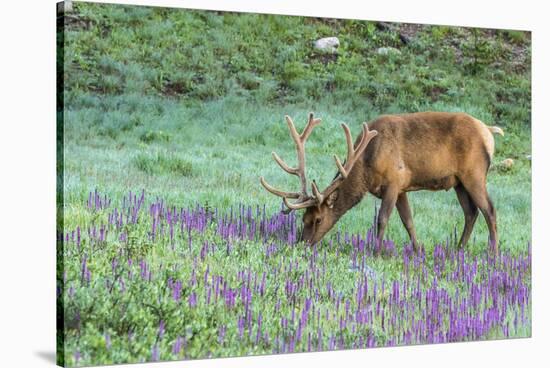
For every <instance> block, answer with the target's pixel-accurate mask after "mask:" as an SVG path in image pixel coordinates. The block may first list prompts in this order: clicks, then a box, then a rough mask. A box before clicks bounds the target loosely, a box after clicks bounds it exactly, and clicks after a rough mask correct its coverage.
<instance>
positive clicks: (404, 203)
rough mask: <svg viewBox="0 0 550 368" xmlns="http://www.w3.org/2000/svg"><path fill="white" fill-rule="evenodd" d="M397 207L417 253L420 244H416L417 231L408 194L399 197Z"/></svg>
mask: <svg viewBox="0 0 550 368" xmlns="http://www.w3.org/2000/svg"><path fill="white" fill-rule="evenodd" d="M395 206H396V207H397V212H398V213H399V217H401V222H403V225H405V229H407V233H408V234H409V238H411V242H412V245H413V248H414V250H415V251H416V250H418V244H417V242H416V231H415V229H414V223H413V219H412V214H411V208H410V207H409V200H408V198H407V193H401V194H399V195H398V196H397V202H396V203H395Z"/></svg>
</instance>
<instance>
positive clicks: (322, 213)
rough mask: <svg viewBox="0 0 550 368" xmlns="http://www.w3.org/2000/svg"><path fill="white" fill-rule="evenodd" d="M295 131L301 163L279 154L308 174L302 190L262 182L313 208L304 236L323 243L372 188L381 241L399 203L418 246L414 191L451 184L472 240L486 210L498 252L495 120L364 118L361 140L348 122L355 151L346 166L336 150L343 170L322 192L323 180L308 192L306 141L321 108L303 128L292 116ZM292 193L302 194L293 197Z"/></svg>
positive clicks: (430, 115) (291, 206) (429, 115)
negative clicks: (490, 176)
mask: <svg viewBox="0 0 550 368" xmlns="http://www.w3.org/2000/svg"><path fill="white" fill-rule="evenodd" d="M286 121H287V124H288V127H289V129H290V133H291V137H292V139H293V140H294V143H295V145H296V151H297V154H298V166H297V167H296V168H293V167H290V166H288V165H287V164H286V163H285V162H284V161H282V160H281V158H279V156H277V154H276V153H274V152H273V157H274V159H275V161H276V162H277V163H278V164H279V165H280V166H281V168H282V169H283V170H285V171H286V172H288V173H289V174H292V175H296V176H298V177H299V178H300V183H301V191H300V192H285V191H281V190H278V189H276V188H274V187H272V186H270V185H269V184H268V183H267V182H266V181H265V180H264V178H263V177H261V178H260V181H261V183H262V185H263V186H264V187H265V189H266V190H268V191H269V192H271V193H273V194H275V195H277V196H280V197H282V198H283V201H284V203H285V205H286V206H287V207H288V211H290V210H297V209H306V211H305V213H304V216H303V222H304V227H303V232H302V240H304V241H306V242H308V243H316V242H318V241H320V240H321V239H322V238H323V236H324V235H325V234H326V233H327V232H328V231H329V230H330V229H331V228H332V227H333V226H334V224H335V223H336V222H337V221H338V220H339V219H340V217H341V216H342V215H343V214H344V213H346V212H347V211H348V210H349V209H350V208H352V207H353V206H355V205H356V204H357V203H359V201H361V199H362V198H363V197H364V196H365V194H366V193H371V194H372V195H374V196H376V197H378V198H380V199H381V200H382V204H381V206H380V209H379V212H378V217H377V240H378V241H382V239H383V236H384V230H385V228H386V224H387V222H388V219H389V217H390V214H391V213H392V210H393V208H394V207H396V208H397V212H398V213H399V216H400V218H401V221H402V222H403V225H404V226H405V228H406V230H407V232H408V234H409V236H410V239H411V241H412V243H413V246H414V247H415V248H417V239H416V232H415V228H414V224H413V219H412V215H411V210H410V207H409V202H408V199H407V192H410V191H416V190H432V191H436V190H449V189H451V188H453V189H454V190H455V192H456V195H457V197H458V201H459V203H460V206H461V207H462V209H463V211H464V218H465V223H464V230H463V231H462V236H461V238H460V242H459V244H460V246H464V245H465V244H466V243H467V242H468V239H469V238H470V235H471V233H472V229H473V227H474V224H475V221H476V219H477V217H478V213H479V212H481V213H482V214H483V216H484V218H485V221H486V223H487V227H488V228H489V244H490V245H492V247H493V249H494V250H495V251H497V252H498V235H497V224H496V212H495V208H494V206H493V204H492V202H491V199H490V198H489V195H488V193H487V187H486V179H487V172H488V169H489V165H490V163H491V159H492V157H493V153H494V145H495V143H494V138H493V134H494V133H497V134H501V135H503V131H502V129H500V128H498V127H495V126H487V125H485V124H484V123H483V122H481V121H480V120H478V119H475V118H474V117H472V116H470V115H467V114H464V113H445V112H421V113H412V114H399V115H383V116H381V117H379V118H377V119H375V120H373V121H371V122H369V123H363V131H362V133H361V135H360V136H359V137H358V138H357V140H356V142H355V144H354V143H353V140H352V137H351V133H350V130H349V128H348V127H347V125H346V124H344V123H342V127H343V129H344V133H345V137H346V142H347V147H348V154H347V158H346V161H345V162H344V163H343V164H342V163H341V161H340V160H339V159H338V157H336V156H334V159H335V163H336V166H337V167H338V173H337V175H336V177H335V179H334V180H333V181H332V183H330V184H329V186H328V187H327V188H326V189H325V190H323V191H322V192H321V191H320V190H319V188H318V187H317V184H316V183H315V181H313V182H311V190H312V194H311V195H310V194H308V191H307V189H308V182H307V179H306V173H305V170H306V161H305V142H306V140H307V138H308V137H309V135H310V134H311V132H312V130H313V128H314V127H315V126H316V125H318V124H319V123H320V119H315V118H314V117H313V114H310V115H309V119H308V123H307V125H306V127H305V128H304V131H303V132H302V133H301V134H298V132H297V131H296V128H295V126H294V123H293V122H292V119H291V118H290V117H289V116H286ZM289 199H295V201H294V202H290V201H289Z"/></svg>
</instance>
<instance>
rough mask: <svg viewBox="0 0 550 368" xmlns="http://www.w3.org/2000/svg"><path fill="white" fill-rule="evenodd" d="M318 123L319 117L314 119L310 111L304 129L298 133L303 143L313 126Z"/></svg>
mask: <svg viewBox="0 0 550 368" xmlns="http://www.w3.org/2000/svg"><path fill="white" fill-rule="evenodd" d="M320 123H321V119H314V118H313V113H312V112H310V113H309V116H308V119H307V125H306V127H305V128H304V131H303V132H302V134H300V140H301V141H302V143H305V141H306V140H307V138H308V137H309V135H310V134H311V132H312V131H313V128H315V127H316V126H317V125H319V124H320Z"/></svg>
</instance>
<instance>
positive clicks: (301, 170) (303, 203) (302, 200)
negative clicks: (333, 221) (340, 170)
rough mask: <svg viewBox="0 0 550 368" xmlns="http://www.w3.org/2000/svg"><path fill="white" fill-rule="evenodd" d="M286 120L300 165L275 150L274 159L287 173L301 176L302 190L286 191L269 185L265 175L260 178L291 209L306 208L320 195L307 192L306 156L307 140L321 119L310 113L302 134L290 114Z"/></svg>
mask: <svg viewBox="0 0 550 368" xmlns="http://www.w3.org/2000/svg"><path fill="white" fill-rule="evenodd" d="M285 120H286V123H287V125H288V129H289V131H290V136H291V137H292V140H293V141H294V144H295V146H296V155H297V156H298V166H297V167H291V166H289V165H288V164H286V163H285V162H284V161H283V160H282V159H281V158H280V157H279V156H278V155H277V154H276V153H275V152H272V153H271V154H272V156H273V159H274V160H275V162H277V164H278V165H279V166H280V167H281V168H282V169H283V170H284V171H286V172H287V173H289V174H292V175H296V176H298V177H299V178H300V184H301V192H300V193H298V192H284V191H282V190H279V189H276V188H274V187H272V186H271V185H269V184H268V183H267V182H266V181H265V180H264V178H263V177H261V178H260V182H261V184H262V185H263V187H264V188H265V189H267V191H269V192H270V193H273V194H275V195H277V196H279V197H282V198H283V201H284V203H285V205H286V206H287V207H288V208H289V209H290V210H294V209H300V208H306V207H311V206H314V205H316V204H317V201H318V198H320V197H318V196H315V197H311V196H310V195H309V194H308V193H307V179H306V156H305V148H304V146H305V142H306V140H307V138H308V137H309V135H310V134H311V132H312V131H313V128H314V127H315V126H317V125H318V124H319V123H320V122H321V119H315V118H314V117H313V113H310V114H309V116H308V121H307V124H306V126H305V128H304V130H303V131H302V133H301V134H299V133H298V131H297V130H296V126H295V125H294V122H293V121H292V118H291V117H290V116H288V115H285ZM316 193H317V194H320V193H319V190H318V189H316ZM289 198H296V199H297V201H296V202H294V203H290V202H289V201H288V199H289Z"/></svg>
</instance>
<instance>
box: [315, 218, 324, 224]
mask: <svg viewBox="0 0 550 368" xmlns="http://www.w3.org/2000/svg"><path fill="white" fill-rule="evenodd" d="M322 220H323V219H322V218H320V217H318V218H317V219H316V220H315V224H316V225H319V224H320V223H321V221H322Z"/></svg>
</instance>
